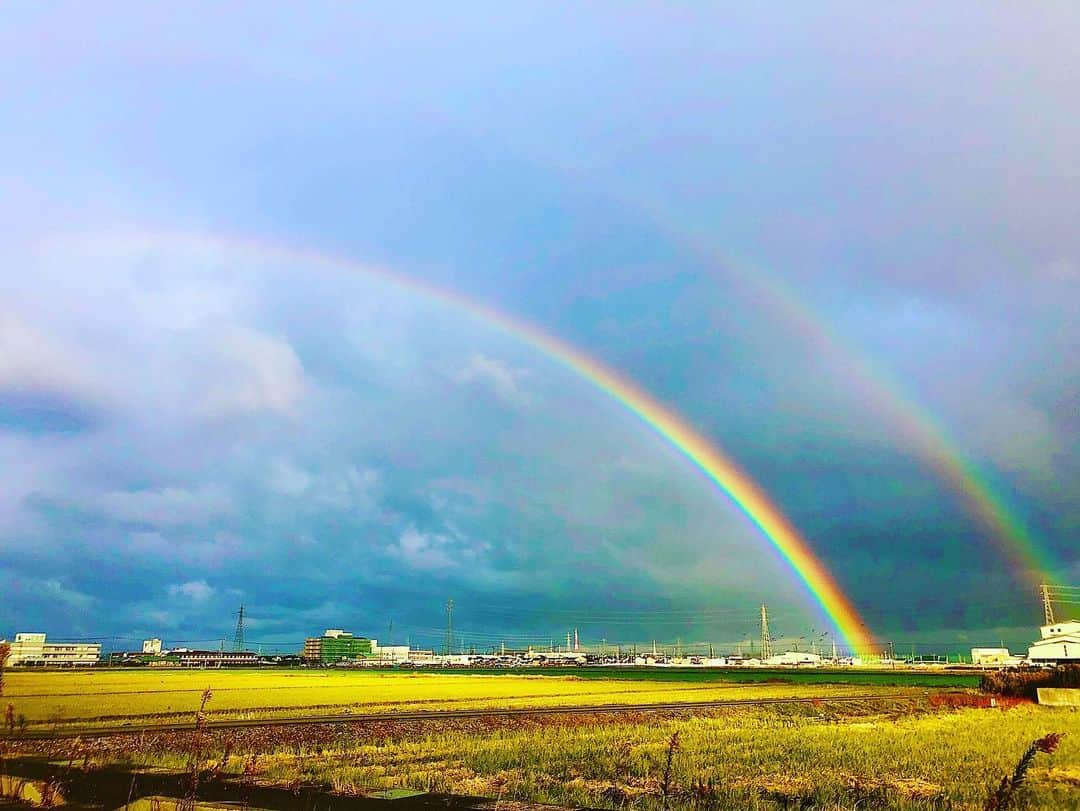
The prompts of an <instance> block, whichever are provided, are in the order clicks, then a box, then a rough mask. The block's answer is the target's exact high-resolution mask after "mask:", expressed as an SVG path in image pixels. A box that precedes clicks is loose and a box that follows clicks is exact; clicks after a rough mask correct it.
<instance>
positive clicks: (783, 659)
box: [762, 650, 822, 667]
mask: <svg viewBox="0 0 1080 811" xmlns="http://www.w3.org/2000/svg"><path fill="white" fill-rule="evenodd" d="M762 664H764V665H765V666H766V667H821V664H822V663H821V657H820V656H818V655H817V654H816V653H806V652H804V651H795V650H789V651H787V652H786V653H781V654H780V655H778V656H770V657H769V658H768V659H766V660H765V661H764V662H763V663H762Z"/></svg>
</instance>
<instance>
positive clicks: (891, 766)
mask: <svg viewBox="0 0 1080 811" xmlns="http://www.w3.org/2000/svg"><path fill="white" fill-rule="evenodd" d="M572 673H573V675H566V674H565V673H564V672H545V673H544V674H542V675H540V674H538V675H524V674H522V673H520V672H514V673H498V674H493V673H492V674H476V673H473V674H468V673H443V672H438V673H394V672H385V673H384V672H336V671H301V672H287V671H276V672H273V671H271V672H238V671H199V672H178V671H168V672H164V671H163V672H149V671H136V672H129V671H111V672H85V673H78V672H77V673H8V674H7V683H6V684H5V701H11V702H12V703H13V704H15V705H16V707H17V711H18V712H19V713H24V714H26V716H27V720H28V724H29V727H30V728H36V729H39V730H41V729H45V728H47V727H48V726H50V725H52V724H56V723H71V721H72V719H74V718H80V719H98V720H100V719H101V718H110V719H112V722H115V723H123V721H122V720H121V719H126V720H127V721H129V722H138V723H140V724H142V723H145V722H146V721H148V720H150V721H156V722H158V723H164V722H165V721H167V720H169V719H170V718H180V717H185V718H186V719H188V720H190V718H191V716H192V715H193V713H194V711H195V710H196V708H197V706H198V703H199V697H200V695H201V693H202V691H203V690H204V689H205V688H206V687H207V686H209V687H210V688H211V691H212V697H211V698H210V700H209V703H208V704H207V710H208V716H209V717H210V718H234V717H241V716H246V715H251V714H255V715H256V716H257V717H264V716H265V717H268V718H272V717H276V716H279V715H281V716H293V717H295V716H297V715H302V714H304V713H315V712H325V710H324V709H321V708H326V707H333V708H338V709H341V708H344V707H350V708H363V711H365V712H367V711H370V710H371V709H372V708H376V709H377V710H378V711H380V712H385V713H386V720H385V721H379V722H377V723H359V722H352V723H350V722H348V720H347V717H348V716H347V715H346V716H343V719H342V721H341V722H340V723H333V724H322V725H313V724H306V725H299V726H292V727H284V726H273V725H271V724H267V725H265V726H259V727H255V728H248V729H236V730H231V729H215V730H212V731H209V732H201V733H196V732H175V731H166V730H164V729H163V730H162V731H158V732H150V733H145V734H142V735H139V736H134V735H131V736H117V737H112V738H103V739H100V740H97V741H92V740H91V741H87V740H82V741H78V742H75V743H72V742H71V741H54V742H50V741H24V742H22V744H20V745H21V746H22V747H23V751H24V752H25V753H29V754H37V755H39V756H40V755H45V756H46V757H48V758H54V759H56V760H57V761H59V760H61V759H64V760H67V761H69V762H70V761H72V760H78V759H79V758H82V759H83V760H84V761H85V762H87V763H90V764H95V763H96V764H114V765H115V764H124V765H128V766H139V767H144V766H160V767H170V768H178V769H182V768H184V765H185V763H187V762H188V761H189V758H190V753H191V752H192V751H194V750H197V751H200V753H201V755H200V756H201V758H202V760H203V763H204V765H206V766H210V765H211V764H216V766H217V768H218V770H219V774H220V775H234V776H236V777H237V779H243V780H249V781H256V782H258V783H260V784H277V785H283V786H288V785H292V786H295V785H301V784H316V785H323V786H326V787H328V788H332V789H333V790H336V791H340V792H345V793H363V792H365V791H371V790H378V789H387V788H412V789H417V790H424V791H439V792H448V793H456V794H470V795H481V796H490V797H498V798H500V799H501V800H504V801H509V800H518V801H532V802H549V803H557V804H562V805H575V806H591V807H603V808H637V809H642V811H652V810H653V809H657V811H659V809H661V808H663V807H664V806H667V807H669V808H691V807H695V808H696V807H705V808H717V809H726V808H731V809H736V808H739V809H741V808H750V809H758V808H760V809H776V808H781V807H816V808H868V807H870V808H904V809H916V808H918V809H929V808H955V809H979V808H982V807H983V805H984V803H985V801H986V798H987V796H988V795H989V793H990V792H991V791H992V790H993V788H994V787H995V786H996V785H997V783H998V782H999V781H1000V779H1001V777H1002V776H1003V775H1005V774H1007V773H1009V772H1011V770H1012V768H1013V766H1014V765H1015V764H1016V762H1017V760H1018V759H1019V757H1020V755H1021V754H1022V753H1023V751H1024V749H1025V748H1026V747H1027V746H1028V744H1030V743H1031V742H1032V741H1033V740H1034V739H1036V738H1039V737H1041V736H1043V735H1046V734H1047V733H1049V732H1061V733H1064V734H1065V737H1064V739H1063V740H1062V743H1061V746H1060V748H1059V749H1058V751H1057V752H1056V753H1055V754H1053V755H1039V756H1038V758H1037V759H1036V762H1035V764H1034V767H1033V769H1032V770H1031V772H1030V773H1029V776H1028V785H1027V787H1026V788H1025V789H1024V791H1025V794H1024V801H1025V807H1029V808H1034V809H1046V810H1047V811H1048V810H1049V809H1063V808H1080V712H1076V711H1073V710H1065V709H1058V710H1054V709H1048V708H1045V707H1038V706H1035V705H1032V704H1027V703H1023V702H1016V701H1010V702H1002V704H1003V706H999V707H997V708H992V709H990V708H975V707H972V706H970V705H972V704H985V703H987V701H988V699H987V698H986V697H984V696H978V695H975V694H974V692H973V691H965V692H960V693H957V692H955V691H954V692H952V693H949V694H944V693H942V692H940V690H939V689H938V688H940V687H943V686H946V685H931V689H927V687H926V686H924V685H926V684H927V683H928V682H932V681H933V680H934V679H935V678H937V677H936V676H933V675H931V674H910V675H909V674H900V673H897V674H889V675H888V676H887V677H886V676H885V674H866V675H867V676H868V677H869V676H873V677H874V678H875V679H883V681H881V682H877V683H875V682H874V681H873V679H871V683H861V684H822V683H819V681H818V680H819V679H822V678H826V679H827V678H829V677H828V676H827V675H826V674H822V673H814V674H802V673H787V674H781V675H783V677H786V678H788V679H790V681H787V682H777V681H765V682H764V683H763V682H762V681H740V680H737V679H738V678H740V677H745V676H749V675H751V674H749V673H740V674H722V675H718V674H708V673H706V674H702V673H701V672H700V671H696V672H694V673H693V674H692V675H688V676H680V674H679V673H678V672H677V671H654V672H652V673H650V672H649V671H633V672H632V674H630V673H624V672H610V673H608V674H606V675H604V676H601V675H599V674H600V673H601V671H572ZM586 673H587V674H588V675H585V676H584V677H582V675H584V674H586ZM654 674H655V675H654ZM754 675H755V676H756V675H757V674H754ZM858 675H863V674H858ZM710 676H712V677H711V678H710ZM724 676H728V678H725V677H724ZM777 677H778V674H775V673H774V674H768V675H767V678H769V679H776V678H777ZM808 677H809V678H808ZM836 678H838V677H834V680H836ZM962 678H964V677H962ZM898 684H899V685H903V686H902V687H900V688H898V687H897V686H896V685H898ZM852 693H858V694H866V693H880V694H885V693H888V694H890V695H894V694H899V695H900V696H901V697H899V698H896V699H891V698H890V699H888V700H886V701H884V702H879V703H876V704H870V703H865V704H863V703H859V704H855V705H851V704H841V703H839V702H835V703H833V702H830V700H829V699H830V698H831V697H834V696H843V695H851V694H852ZM758 696H768V697H780V696H785V697H795V696H819V697H822V699H823V700H821V701H819V702H814V703H813V704H801V705H796V704H784V705H774V706H767V707H739V708H728V709H722V710H693V711H679V712H648V713H644V712H638V711H634V710H628V711H627V712H623V713H616V714H610V715H597V714H587V715H582V716H570V715H565V714H563V715H540V714H528V715H526V716H519V717H513V718H508V717H498V716H493V715H487V716H484V717H480V718H469V719H446V720H439V721H423V722H420V721H399V720H395V719H394V713H395V711H397V710H402V709H413V710H415V709H421V708H423V709H427V708H461V707H466V706H468V707H474V706H475V707H506V706H528V707H536V708H543V707H552V706H570V705H574V704H578V705H583V704H584V705H596V704H607V703H621V704H628V705H629V704H636V703H643V702H651V701H669V700H672V701H683V700H685V701H700V700H704V699H707V698H714V697H718V698H724V699H727V698H752V697H758ZM59 713H63V714H62V715H59ZM31 719H32V720H31ZM674 733H678V738H677V740H678V743H677V746H676V747H675V748H670V742H671V740H672V736H673V734H674ZM669 749H670V757H671V771H670V779H669V780H668V784H667V790H666V791H665V789H664V788H663V785H664V772H665V766H666V761H667V758H668V755H669ZM241 776H242V778H241Z"/></svg>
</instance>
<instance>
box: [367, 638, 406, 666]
mask: <svg viewBox="0 0 1080 811" xmlns="http://www.w3.org/2000/svg"><path fill="white" fill-rule="evenodd" d="M371 655H372V656H374V657H375V658H376V659H379V660H381V661H384V662H407V661H409V646H408V645H380V644H379V640H377V639H373V640H371Z"/></svg>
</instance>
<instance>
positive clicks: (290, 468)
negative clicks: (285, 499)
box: [266, 459, 313, 496]
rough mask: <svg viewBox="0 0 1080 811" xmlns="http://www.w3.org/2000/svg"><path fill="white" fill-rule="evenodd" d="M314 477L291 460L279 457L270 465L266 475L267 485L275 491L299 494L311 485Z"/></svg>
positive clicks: (288, 494)
mask: <svg viewBox="0 0 1080 811" xmlns="http://www.w3.org/2000/svg"><path fill="white" fill-rule="evenodd" d="M312 481H313V477H312V476H311V474H310V473H308V472H307V471H306V470H303V469H302V468H299V467H297V466H296V465H294V464H292V463H291V462H287V461H285V460H283V459H279V460H278V461H277V462H275V463H274V464H272V465H271V466H270V469H269V471H268V472H267V476H266V485H267V487H269V488H270V489H271V490H273V491H274V492H275V493H281V494H282V495H287V496H298V495H300V494H301V493H303V492H304V491H305V490H307V489H308V488H309V487H311V483H312Z"/></svg>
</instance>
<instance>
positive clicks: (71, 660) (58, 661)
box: [8, 634, 101, 667]
mask: <svg viewBox="0 0 1080 811" xmlns="http://www.w3.org/2000/svg"><path fill="white" fill-rule="evenodd" d="M100 660H101V645H100V643H97V642H46V641H45V634H15V641H14V642H12V643H11V657H10V658H9V659H8V664H9V665H11V666H13V667H87V666H90V665H96V664H97V663H98V662H99V661H100Z"/></svg>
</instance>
